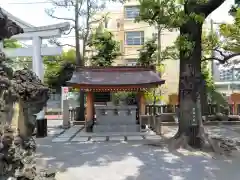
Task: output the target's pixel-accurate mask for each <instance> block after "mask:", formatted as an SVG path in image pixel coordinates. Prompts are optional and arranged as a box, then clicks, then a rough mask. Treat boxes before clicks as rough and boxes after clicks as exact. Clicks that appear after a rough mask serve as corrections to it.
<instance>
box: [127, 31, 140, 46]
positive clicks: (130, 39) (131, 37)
mask: <svg viewBox="0 0 240 180" xmlns="http://www.w3.org/2000/svg"><path fill="white" fill-rule="evenodd" d="M143 43H144V32H143V31H132V32H126V33H125V44H126V45H143Z"/></svg>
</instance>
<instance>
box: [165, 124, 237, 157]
mask: <svg viewBox="0 0 240 180" xmlns="http://www.w3.org/2000/svg"><path fill="white" fill-rule="evenodd" d="M190 138H191V137H190V136H188V135H186V134H183V133H182V134H180V135H179V133H177V134H176V135H175V136H174V137H172V138H170V139H165V142H166V144H167V145H168V149H169V150H170V151H173V150H176V149H179V148H183V149H187V150H189V151H196V150H200V151H205V152H213V153H216V154H218V155H226V156H229V155H231V153H232V152H233V151H238V150H239V149H238V147H237V144H236V142H234V141H232V140H229V139H226V138H220V137H210V136H209V135H208V134H207V133H206V132H205V131H204V127H200V129H199V133H198V135H197V137H196V140H198V141H200V143H201V144H200V148H196V147H194V146H192V145H191V144H190Z"/></svg>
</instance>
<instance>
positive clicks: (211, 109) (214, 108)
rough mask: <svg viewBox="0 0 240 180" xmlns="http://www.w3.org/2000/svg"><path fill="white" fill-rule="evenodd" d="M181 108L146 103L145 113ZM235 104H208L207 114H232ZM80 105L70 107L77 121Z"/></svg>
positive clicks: (159, 112) (73, 119)
mask: <svg viewBox="0 0 240 180" xmlns="http://www.w3.org/2000/svg"><path fill="white" fill-rule="evenodd" d="M178 109H179V106H178V105H175V106H173V105H146V107H145V114H146V115H154V112H155V114H162V113H177V112H178ZM232 109H233V105H229V107H228V108H224V107H221V106H218V105H217V104H209V105H208V109H207V112H206V114H207V115H213V114H217V113H222V114H226V115H227V114H229V115H232V114H233V111H232ZM238 109H239V112H238V114H240V104H239V108H238ZM79 110H80V109H79V107H77V108H72V109H69V114H70V120H71V121H75V120H76V118H77V112H78V111H79ZM136 119H137V120H139V111H138V109H137V113H136Z"/></svg>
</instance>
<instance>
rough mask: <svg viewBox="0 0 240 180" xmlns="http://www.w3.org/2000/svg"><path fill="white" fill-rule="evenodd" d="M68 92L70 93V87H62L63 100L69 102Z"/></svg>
mask: <svg viewBox="0 0 240 180" xmlns="http://www.w3.org/2000/svg"><path fill="white" fill-rule="evenodd" d="M68 92H69V88H68V87H62V100H67V98H68Z"/></svg>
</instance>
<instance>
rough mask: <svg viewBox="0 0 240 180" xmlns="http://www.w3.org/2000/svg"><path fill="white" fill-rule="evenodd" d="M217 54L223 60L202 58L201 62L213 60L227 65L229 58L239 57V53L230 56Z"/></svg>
mask: <svg viewBox="0 0 240 180" xmlns="http://www.w3.org/2000/svg"><path fill="white" fill-rule="evenodd" d="M218 52H219V53H220V54H221V56H223V58H222V59H221V58H218V57H210V58H203V59H202V61H210V60H211V61H213V60H217V61H218V62H219V63H220V64H225V63H227V62H228V61H229V60H230V59H231V58H234V57H236V56H240V53H234V54H231V55H227V56H226V55H224V54H223V52H220V51H219V50H218Z"/></svg>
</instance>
